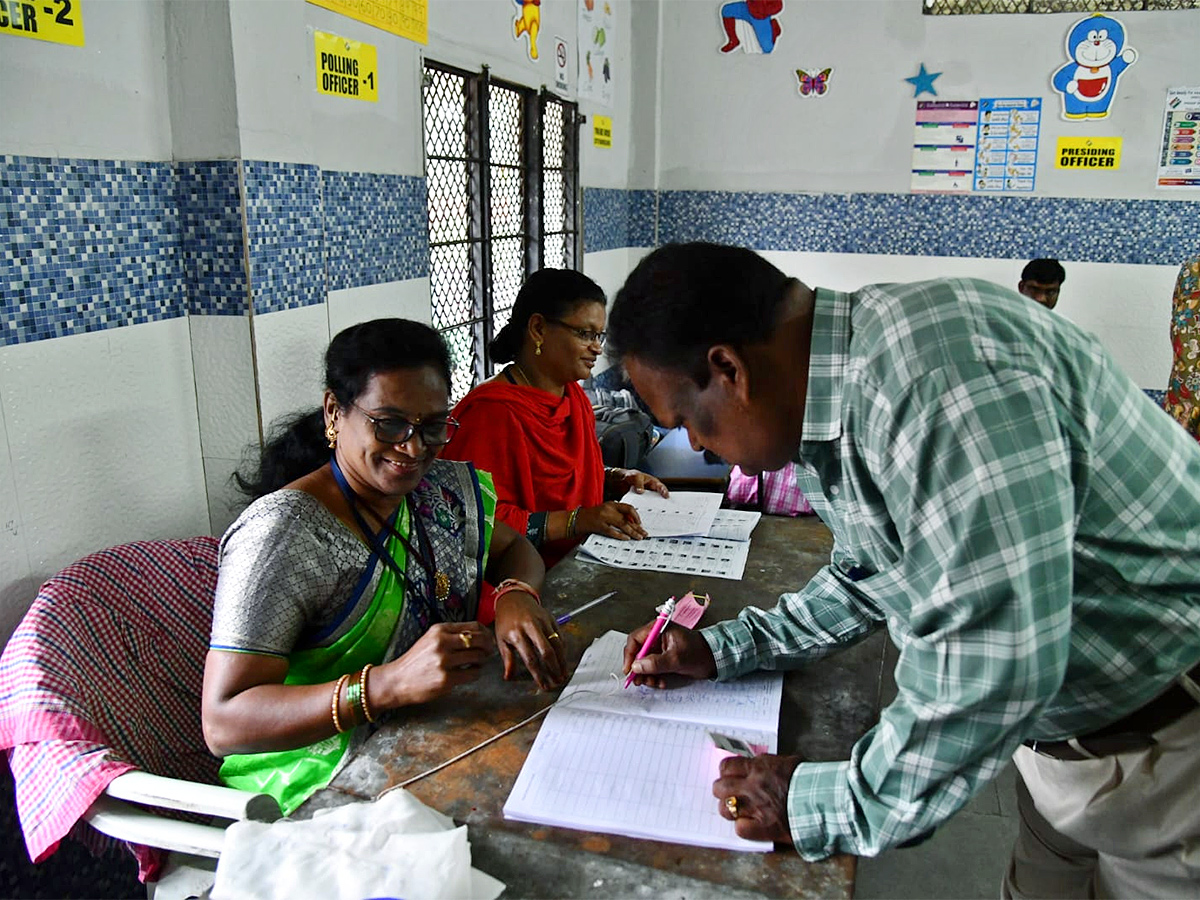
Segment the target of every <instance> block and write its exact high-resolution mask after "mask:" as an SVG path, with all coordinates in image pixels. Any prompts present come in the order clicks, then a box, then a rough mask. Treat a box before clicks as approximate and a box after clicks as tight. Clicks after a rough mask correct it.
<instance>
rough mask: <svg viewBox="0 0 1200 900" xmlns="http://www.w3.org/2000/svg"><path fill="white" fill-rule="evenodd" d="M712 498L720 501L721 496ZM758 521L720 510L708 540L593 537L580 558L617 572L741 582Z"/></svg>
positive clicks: (751, 516)
mask: <svg viewBox="0 0 1200 900" xmlns="http://www.w3.org/2000/svg"><path fill="white" fill-rule="evenodd" d="M672 496H674V495H672ZM712 496H714V497H717V498H718V499H719V498H720V495H719V494H713V495H712ZM758 519H759V513H756V512H747V511H743V510H728V509H723V510H719V511H718V512H717V514H716V515H715V516H714V517H713V524H712V525H710V526H709V530H708V535H707V536H706V537H669V538H655V537H651V538H646V539H645V540H641V541H618V540H616V539H615V538H610V537H604V536H602V535H599V534H593V535H591V536H590V537H588V539H587V540H586V541H584V542H583V546H582V547H580V548H579V558H580V559H581V560H585V561H587V560H592V561H594V562H599V563H603V564H604V565H606V566H612V567H613V568H616V569H642V570H646V571H651V572H679V573H680V574H683V575H709V576H712V577H713V578H729V579H732V580H733V581H740V580H741V578H742V575H743V574H744V573H745V571H746V559H747V557H748V556H749V555H750V532H752V531H753V530H754V526H755V525H757V524H758ZM643 521H644V520H643Z"/></svg>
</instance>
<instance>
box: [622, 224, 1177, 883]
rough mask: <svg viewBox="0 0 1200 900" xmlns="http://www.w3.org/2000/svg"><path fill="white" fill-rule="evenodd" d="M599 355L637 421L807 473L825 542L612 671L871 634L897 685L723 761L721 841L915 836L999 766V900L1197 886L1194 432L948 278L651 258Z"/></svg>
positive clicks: (1085, 341)
mask: <svg viewBox="0 0 1200 900" xmlns="http://www.w3.org/2000/svg"><path fill="white" fill-rule="evenodd" d="M609 348H610V349H609V352H610V354H613V355H615V356H616V357H617V358H620V359H622V360H623V362H624V364H625V366H626V369H627V371H628V373H629V375H630V377H631V378H632V380H633V383H634V385H635V386H636V388H637V391H638V393H639V394H640V395H641V396H642V397H643V398H644V399H645V400H646V401H647V403H648V404H649V405H650V407H651V409H652V410H653V411H654V413H655V415H656V416H657V417H658V419H659V421H660V422H662V423H663V424H664V425H666V426H668V427H673V426H683V427H685V428H687V429H688V433H689V435H690V438H691V441H692V445H693V446H694V447H696V448H697V449H699V448H701V447H707V448H709V449H711V450H713V451H714V452H716V453H718V454H719V455H720V456H721V457H723V458H724V459H726V460H729V461H730V462H732V463H736V464H738V465H740V466H742V467H743V468H744V469H746V470H748V471H750V472H756V471H760V470H761V471H771V470H774V469H778V468H780V467H781V466H783V465H785V464H786V463H787V462H789V461H791V460H795V461H796V462H798V463H799V467H798V469H799V484H800V488H801V489H802V490H803V492H804V495H805V496H806V497H808V498H809V500H810V501H811V502H812V505H813V507H814V509H816V511H817V512H818V513H819V514H820V515H821V517H822V519H823V520H824V522H825V523H826V524H827V525H828V526H829V528H830V530H831V531H832V532H833V535H834V538H835V545H834V551H833V554H832V558H831V560H830V563H829V565H828V566H826V567H825V568H823V569H822V570H821V571H820V572H819V573H818V574H817V575H816V576H815V577H814V578H813V579H812V580H811V581H810V582H809V583H808V584H806V585H804V586H803V587H802V588H800V589H799V590H797V591H796V592H795V593H788V594H784V595H783V596H782V597H780V598H779V603H778V604H777V605H776V607H775V608H774V609H771V610H760V609H756V608H752V607H748V608H746V609H745V610H744V611H743V612H742V613H741V614H740V615H739V616H738V617H737V618H736V619H733V620H729V621H726V622H722V623H719V624H717V625H714V626H712V627H709V628H705V629H703V630H702V631H697V632H693V631H689V630H687V629H683V628H678V627H671V628H668V629H667V630H665V631H664V632H663V636H662V638H661V640H660V642H659V644H658V646H657V652H655V653H651V654H650V655H648V656H646V657H645V658H643V659H641V660H638V661H636V662H635V661H634V656H635V654H636V651H637V649H638V647H639V646H640V643H641V641H642V640H643V639H644V638H645V636H646V634H647V633H648V630H649V626H648V625H647V626H645V627H643V628H641V629H639V630H637V631H635V632H634V633H633V634H632V635H631V636H630V638H629V643H628V645H627V648H626V651H625V669H626V671H632V672H633V673H634V674H635V677H636V680H637V681H638V682H639V683H642V684H649V685H652V686H655V687H663V686H665V684H666V679H665V677H664V676H667V675H670V674H682V675H685V676H690V677H692V678H711V677H716V678H718V679H722V680H723V679H728V678H735V677H737V676H739V675H741V674H744V673H747V672H750V671H753V670H756V669H787V668H793V667H796V666H799V665H802V664H804V663H805V662H807V661H809V660H812V659H814V658H816V657H818V656H820V655H822V654H824V653H827V652H829V651H831V650H833V649H835V648H837V647H838V646H841V645H845V644H849V643H852V642H854V641H856V640H858V639H860V638H862V637H864V636H865V635H866V634H868V633H869V632H871V631H872V630H873V629H875V628H876V627H886V628H887V629H888V632H889V635H890V637H891V639H892V641H893V642H894V643H895V644H896V646H897V648H898V650H899V662H898V664H897V666H896V672H895V676H896V684H897V688H898V695H897V697H896V699H895V701H894V702H893V703H892V704H891V705H890V706H888V707H887V708H886V709H885V710H884V711H883V713H882V715H881V717H880V721H879V724H878V725H877V726H876V727H874V728H873V729H871V730H870V731H869V732H868V733H867V734H865V735H863V737H862V738H861V739H860V740H859V741H858V742H857V744H856V745H855V747H854V750H853V752H852V753H851V756H850V759H849V760H845V761H842V762H822V763H816V762H803V761H802V760H801V759H800V758H799V757H795V756H778V755H768V756H759V757H755V758H751V759H747V758H742V757H737V758H733V759H728V760H725V761H723V763H722V766H721V773H720V778H719V779H718V780H717V781H716V782H715V783H714V785H713V793H714V795H715V796H716V797H717V800H716V801H714V802H717V803H718V804H719V807H718V808H719V809H720V810H721V814H722V815H724V816H725V817H726V818H731V819H734V820H735V822H734V825H735V828H736V830H737V833H738V834H739V835H741V836H742V837H746V838H753V839H758V840H775V841H778V842H783V843H790V844H793V845H794V846H795V848H796V850H797V851H798V852H799V853H800V854H801V855H802V856H803V857H804V858H806V859H811V860H815V859H821V858H824V857H826V856H828V855H830V854H833V853H838V852H846V853H855V854H860V855H868V856H870V855H875V854H877V853H879V852H880V851H882V850H885V849H887V848H889V847H894V846H899V845H902V844H905V843H908V842H911V841H913V840H916V839H919V838H921V837H922V836H924V835H927V834H929V833H931V832H932V831H933V830H934V829H936V828H937V827H938V826H939V825H941V824H942V823H943V822H945V821H946V820H947V819H948V818H949V817H950V816H952V815H953V814H954V813H955V812H957V811H958V810H959V809H961V808H962V807H963V805H964V804H966V803H967V801H968V800H970V798H971V797H972V796H973V795H974V794H975V793H976V792H977V791H979V790H980V789H981V788H982V787H983V786H984V785H985V784H987V782H988V781H990V780H991V779H992V778H993V777H994V776H995V775H996V774H997V773H998V772H999V771H1000V770H1001V769H1002V768H1003V767H1004V765H1005V764H1006V763H1007V761H1008V760H1009V759H1010V758H1011V759H1013V761H1014V762H1015V764H1016V768H1017V771H1018V773H1019V776H1020V777H1019V779H1018V800H1019V808H1020V811H1021V831H1020V834H1019V837H1018V840H1017V844H1016V847H1015V848H1014V852H1013V857H1012V862H1011V864H1010V867H1009V870H1008V873H1007V876H1006V878H1005V880H1004V884H1003V886H1002V892H1003V894H1004V896H1008V897H1036V896H1040V897H1092V896H1095V897H1113V896H1167V897H1173V896H1197V895H1198V894H1200V890H1198V888H1200V688H1197V687H1196V683H1195V682H1196V680H1197V679H1200V665H1198V664H1197V663H1198V661H1200V527H1198V523H1200V445H1197V443H1196V442H1195V441H1194V440H1192V439H1191V438H1190V437H1189V436H1188V435H1187V433H1186V432H1184V431H1183V429H1181V428H1178V427H1177V426H1176V425H1175V423H1174V422H1172V421H1171V420H1170V418H1169V417H1167V416H1164V415H1162V412H1161V410H1159V409H1157V408H1156V407H1155V406H1154V404H1153V402H1152V401H1150V400H1149V398H1147V397H1146V396H1145V395H1144V394H1143V393H1142V392H1141V391H1140V390H1139V389H1138V388H1137V387H1136V385H1134V384H1133V383H1132V382H1131V381H1130V380H1129V378H1128V377H1126V376H1125V375H1124V374H1123V373H1122V372H1121V371H1120V370H1119V368H1118V367H1117V365H1116V363H1115V362H1114V361H1113V360H1112V358H1111V357H1110V356H1109V354H1108V353H1107V352H1106V351H1105V350H1104V349H1103V348H1102V347H1101V346H1100V345H1099V344H1098V343H1097V342H1096V341H1095V339H1094V338H1092V337H1091V336H1089V335H1087V334H1085V333H1084V332H1082V331H1081V330H1080V329H1078V328H1076V327H1075V326H1074V325H1072V324H1071V323H1070V322H1068V321H1066V320H1064V319H1062V318H1060V317H1058V316H1055V315H1053V314H1052V313H1050V312H1049V311H1046V310H1043V309H1041V308H1040V307H1036V306H1035V307H1033V308H1032V309H1031V307H1030V306H1029V303H1028V301H1027V300H1025V299H1024V298H1022V297H1020V296H1019V295H1017V294H1016V293H1014V292H1012V291H1010V290H1007V289H1005V288H1001V287H999V286H997V285H994V284H991V283H989V282H984V281H976V280H970V279H943V280H935V281H927V282H920V283H916V284H886V285H871V286H867V287H864V288H861V289H860V290H858V291H855V292H854V293H840V292H837V291H829V290H824V289H817V290H815V291H814V290H812V289H810V288H808V287H806V286H805V285H803V284H802V283H800V282H799V281H797V280H796V279H794V278H789V277H787V276H786V275H785V274H784V273H783V272H781V271H779V270H778V269H777V268H775V267H774V266H773V265H771V264H770V263H768V262H767V261H766V260H764V259H763V258H762V257H760V256H758V255H757V254H755V253H753V252H751V251H749V250H744V249H740V248H734V247H724V246H719V245H715V244H682V245H667V246H665V247H662V248H659V249H658V250H656V251H655V252H653V253H651V254H650V255H649V256H647V257H646V258H645V259H644V260H643V261H642V262H641V263H640V264H639V265H638V267H637V268H636V269H635V270H634V272H633V273H632V274H631V275H630V276H629V278H628V280H627V281H626V282H625V286H624V287H623V288H622V290H621V292H620V293H619V294H618V295H617V298H616V301H615V303H614V305H613V308H612V312H611V315H610V318H609Z"/></svg>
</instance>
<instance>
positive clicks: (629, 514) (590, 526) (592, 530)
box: [575, 500, 648, 541]
mask: <svg viewBox="0 0 1200 900" xmlns="http://www.w3.org/2000/svg"><path fill="white" fill-rule="evenodd" d="M585 534H602V535H604V536H605V537H610V538H616V539H617V540H619V541H627V540H629V539H630V538H632V539H633V540H635V541H640V540H641V539H642V538H644V537H648V535H647V534H646V529H644V528H643V527H642V518H641V516H639V515H638V511H637V510H636V509H634V508H633V507H632V506H630V505H629V504H628V503H618V502H616V501H615V500H608V501H606V502H605V503H601V504H600V505H599V506H585V507H584V508H582V509H581V510H579V515H578V516H577V517H576V518H575V535H576V536H579V535H585Z"/></svg>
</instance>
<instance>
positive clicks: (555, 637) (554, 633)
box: [546, 631, 562, 641]
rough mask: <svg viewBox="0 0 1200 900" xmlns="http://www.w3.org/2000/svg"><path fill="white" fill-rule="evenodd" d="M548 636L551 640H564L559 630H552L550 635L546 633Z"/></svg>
mask: <svg viewBox="0 0 1200 900" xmlns="http://www.w3.org/2000/svg"><path fill="white" fill-rule="evenodd" d="M546 637H548V638H550V640H552V641H561V640H562V637H561V636H560V635H559V633H558V632H557V631H552V632H550V633H549V634H548V635H546Z"/></svg>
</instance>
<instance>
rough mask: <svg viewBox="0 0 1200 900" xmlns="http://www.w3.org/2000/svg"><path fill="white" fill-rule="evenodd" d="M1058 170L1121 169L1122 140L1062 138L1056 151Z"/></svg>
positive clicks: (1114, 138)
mask: <svg viewBox="0 0 1200 900" xmlns="http://www.w3.org/2000/svg"><path fill="white" fill-rule="evenodd" d="M1054 168H1056V169H1087V170H1089V171H1092V170H1096V169H1099V170H1101V171H1103V170H1106V169H1108V170H1112V169H1119V168H1121V138H1119V137H1060V138H1059V139H1058V145H1057V147H1055V150H1054Z"/></svg>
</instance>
